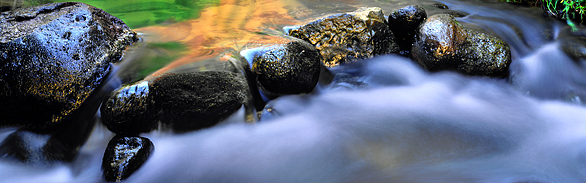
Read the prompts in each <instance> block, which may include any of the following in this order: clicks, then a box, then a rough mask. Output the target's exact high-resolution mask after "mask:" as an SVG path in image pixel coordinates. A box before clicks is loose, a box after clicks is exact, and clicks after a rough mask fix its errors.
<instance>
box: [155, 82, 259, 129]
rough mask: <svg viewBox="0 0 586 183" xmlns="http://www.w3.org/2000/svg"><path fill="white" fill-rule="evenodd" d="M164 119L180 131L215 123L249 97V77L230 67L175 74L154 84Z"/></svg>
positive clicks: (241, 104)
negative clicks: (236, 72)
mask: <svg viewBox="0 0 586 183" xmlns="http://www.w3.org/2000/svg"><path fill="white" fill-rule="evenodd" d="M151 86H152V87H151V88H152V90H151V91H153V92H156V95H155V96H154V97H153V98H154V100H155V104H156V107H157V108H159V109H161V111H162V114H161V116H160V118H161V121H162V122H163V123H165V124H168V125H171V126H172V129H173V130H174V131H176V132H184V131H191V130H197V129H201V128H206V127H211V126H213V125H215V124H217V123H218V122H219V121H220V120H222V119H224V118H226V117H228V116H230V115H231V114H233V113H234V112H236V111H238V110H239V109H240V108H241V107H242V106H243V105H244V104H246V103H247V101H248V98H247V97H248V96H249V94H248V93H247V92H248V85H247V84H246V79H245V78H244V77H242V76H240V75H238V74H235V73H232V72H227V71H203V72H192V73H182V74H171V75H166V76H162V77H161V78H158V79H157V80H155V81H154V82H153V83H152V84H151Z"/></svg>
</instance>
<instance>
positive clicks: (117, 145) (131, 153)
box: [102, 136, 155, 182]
mask: <svg viewBox="0 0 586 183" xmlns="http://www.w3.org/2000/svg"><path fill="white" fill-rule="evenodd" d="M154 149H155V146H154V145H153V143H152V142H151V141H150V140H149V139H148V138H144V137H120V136H116V137H113V138H112V139H111V140H110V142H109V143H108V147H107V148H106V152H104V158H103V159H102V170H103V172H104V179H106V181H108V182H120V181H121V180H124V179H126V178H128V177H129V176H130V175H131V174H132V173H133V172H134V171H136V170H138V169H139V168H140V166H142V164H143V163H144V162H146V160H147V159H148V158H149V156H150V155H151V154H152V153H153V151H154Z"/></svg>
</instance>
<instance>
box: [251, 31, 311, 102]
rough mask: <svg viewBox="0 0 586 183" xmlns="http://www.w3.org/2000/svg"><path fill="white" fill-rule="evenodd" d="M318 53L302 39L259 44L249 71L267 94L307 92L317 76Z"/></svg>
mask: <svg viewBox="0 0 586 183" xmlns="http://www.w3.org/2000/svg"><path fill="white" fill-rule="evenodd" d="M321 58H322V57H321V55H320V54H319V52H318V50H316V49H315V47H314V46H313V45H311V44H309V43H307V42H305V41H302V40H295V41H291V42H289V43H286V44H279V45H274V46H270V47H265V48H259V49H258V51H257V52H256V53H255V56H254V57H253V59H252V69H251V71H252V72H253V73H255V74H256V79H257V82H258V87H259V88H260V89H261V91H263V92H265V93H269V94H276V95H284V94H300V93H309V92H311V91H312V90H313V88H314V87H315V85H316V84H317V82H318V80H319V74H320V69H321V66H320V65H321V63H320V60H321Z"/></svg>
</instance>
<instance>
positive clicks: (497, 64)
mask: <svg viewBox="0 0 586 183" xmlns="http://www.w3.org/2000/svg"><path fill="white" fill-rule="evenodd" d="M411 54H412V58H413V60H415V61H417V62H418V63H419V65H421V66H422V67H424V68H425V69H427V70H428V71H441V70H455V71H457V72H460V73H462V74H466V75H478V76H490V77H499V78H504V77H507V76H508V74H509V65H510V63H511V51H510V50H509V46H508V45H507V43H505V42H504V41H502V40H500V39H499V38H496V37H493V36H490V35H487V34H485V33H482V32H479V31H476V30H472V29H469V28H466V27H463V26H462V25H461V24H460V23H458V21H456V19H454V17H452V16H450V15H446V14H438V15H433V16H431V17H429V18H428V19H427V20H426V21H425V22H424V23H423V24H422V25H421V26H420V27H419V30H418V33H417V36H416V40H415V43H414V44H413V48H412V50H411Z"/></svg>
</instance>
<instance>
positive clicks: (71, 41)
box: [0, 2, 137, 129]
mask: <svg viewBox="0 0 586 183" xmlns="http://www.w3.org/2000/svg"><path fill="white" fill-rule="evenodd" d="M136 40H137V37H136V33H135V32H134V31H132V30H130V29H129V28H128V27H127V26H126V25H125V24H124V22H122V21H121V20H120V19H118V18H116V17H114V16H112V15H110V14H108V13H106V12H104V11H103V10H101V9H98V8H96V7H93V6H89V5H86V4H83V3H71V2H69V3H54V4H46V5H42V6H36V7H28V8H23V9H16V10H13V11H7V12H2V13H1V14H0V73H2V74H0V101H2V103H1V104H0V116H2V117H1V118H0V126H20V127H26V128H28V129H47V128H51V127H54V126H55V125H57V124H60V122H62V121H63V120H64V119H65V118H67V117H68V116H70V115H71V114H72V113H73V112H74V111H76V109H78V108H79V107H80V106H81V104H82V103H83V102H84V101H85V100H86V99H87V98H88V96H90V94H91V93H92V92H93V91H94V90H95V89H96V88H97V87H98V86H99V85H100V83H101V82H102V80H103V79H104V78H105V77H106V76H107V74H108V72H109V70H110V62H115V61H118V60H120V58H121V56H122V51H123V50H124V49H125V47H126V46H127V45H130V44H132V42H134V41H136Z"/></svg>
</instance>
